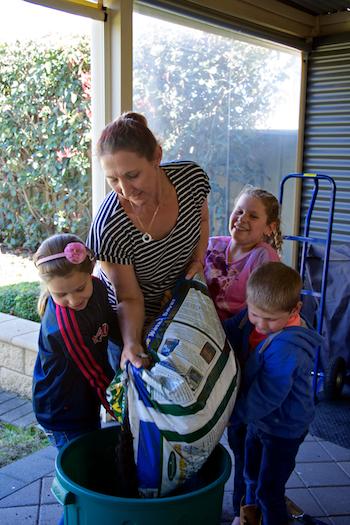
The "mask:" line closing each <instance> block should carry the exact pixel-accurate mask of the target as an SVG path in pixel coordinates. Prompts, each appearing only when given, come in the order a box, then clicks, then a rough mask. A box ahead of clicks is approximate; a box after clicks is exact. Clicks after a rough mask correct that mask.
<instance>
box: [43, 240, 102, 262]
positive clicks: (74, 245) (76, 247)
mask: <svg viewBox="0 0 350 525" xmlns="http://www.w3.org/2000/svg"><path fill="white" fill-rule="evenodd" d="M63 257H65V258H66V259H67V261H69V262H70V263H72V264H81V263H82V262H83V261H85V259H86V257H89V258H90V260H92V259H93V257H92V256H91V255H90V254H89V252H88V250H87V249H86V246H85V245H84V244H82V243H81V242H70V243H68V244H67V246H66V247H65V249H64V250H63V252H61V253H55V254H53V255H48V256H47V257H42V258H41V259H39V260H38V261H37V262H36V266H39V264H42V263H44V262H47V261H53V260H54V259H62V258H63Z"/></svg>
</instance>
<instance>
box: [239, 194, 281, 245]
mask: <svg viewBox="0 0 350 525" xmlns="http://www.w3.org/2000/svg"><path fill="white" fill-rule="evenodd" d="M275 226H276V225H275V223H271V224H267V213H266V209H265V206H264V204H263V202H262V201H261V200H260V199H257V198H255V197H252V196H250V195H247V194H243V195H241V197H240V198H239V199H238V201H237V203H236V205H235V207H234V209H233V212H232V214H231V217H230V222H229V230H230V234H231V237H232V240H233V241H234V242H235V244H237V245H240V246H241V247H242V248H244V251H250V250H251V249H252V248H253V247H254V246H256V244H258V243H259V242H262V241H263V240H264V239H265V236H269V235H271V234H272V232H273V229H274V228H275Z"/></svg>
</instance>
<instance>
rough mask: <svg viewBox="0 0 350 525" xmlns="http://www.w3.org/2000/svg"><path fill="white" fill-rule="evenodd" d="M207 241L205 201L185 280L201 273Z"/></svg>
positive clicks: (206, 205) (206, 204)
mask: <svg viewBox="0 0 350 525" xmlns="http://www.w3.org/2000/svg"><path fill="white" fill-rule="evenodd" d="M208 240H209V209H208V200H207V199H205V201H204V202H203V205H202V210H201V223H200V238H199V241H198V244H197V246H196V249H195V250H194V252H193V255H192V259H191V262H190V265H189V267H188V269H187V273H186V279H192V277H193V276H194V275H195V274H196V273H198V272H200V273H203V268H204V260H205V254H206V252H207V247H208Z"/></svg>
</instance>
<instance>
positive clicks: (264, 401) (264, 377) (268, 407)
mask: <svg viewBox="0 0 350 525" xmlns="http://www.w3.org/2000/svg"><path fill="white" fill-rule="evenodd" d="M272 345H273V343H271V348H270V349H267V350H266V351H265V352H266V355H264V357H263V361H262V365H261V367H260V368H259V369H258V371H257V374H256V376H255V377H254V379H253V381H252V383H251V385H250V386H249V388H248V391H247V392H246V394H245V395H244V396H242V397H241V399H240V400H239V401H238V402H237V404H236V406H235V409H234V412H235V413H236V415H237V417H238V418H239V419H242V420H243V421H244V422H246V423H250V422H253V421H258V420H260V419H262V418H264V417H265V416H267V415H268V414H270V413H271V412H273V411H274V410H276V409H277V408H278V407H280V406H281V405H282V403H283V401H284V400H285V399H286V397H287V395H288V393H289V392H290V389H291V387H292V384H293V374H294V372H295V370H296V368H297V358H296V354H295V347H294V346H293V347H292V346H291V345H290V346H289V345H288V344H286V345H284V347H283V349H282V347H281V346H280V345H278V348H275V351H273V350H272Z"/></svg>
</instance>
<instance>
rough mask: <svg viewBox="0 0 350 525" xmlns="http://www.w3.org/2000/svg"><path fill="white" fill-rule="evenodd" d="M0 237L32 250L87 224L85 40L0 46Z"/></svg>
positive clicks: (79, 230)
mask: <svg viewBox="0 0 350 525" xmlns="http://www.w3.org/2000/svg"><path fill="white" fill-rule="evenodd" d="M0 106H1V112H0V142H1V144H2V149H1V156H0V189H1V210H0V232H1V233H0V242H2V243H4V244H5V245H7V246H10V247H13V248H15V247H23V248H28V249H36V247H37V245H38V243H40V242H41V241H42V240H43V238H45V237H47V236H48V235H50V234H52V233H55V232H60V231H71V232H75V233H78V234H80V235H83V236H84V235H85V234H86V231H87V228H88V226H89V223H90V217H91V213H90V201H91V182H90V180H91V174H90V129H91V124H90V50H89V43H88V42H87V41H86V40H85V39H79V40H77V41H70V42H68V43H56V44H52V43H50V45H48V44H47V43H45V44H43V43H40V42H21V43H20V42H16V43H15V44H12V45H11V44H6V45H4V44H1V45H0Z"/></svg>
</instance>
